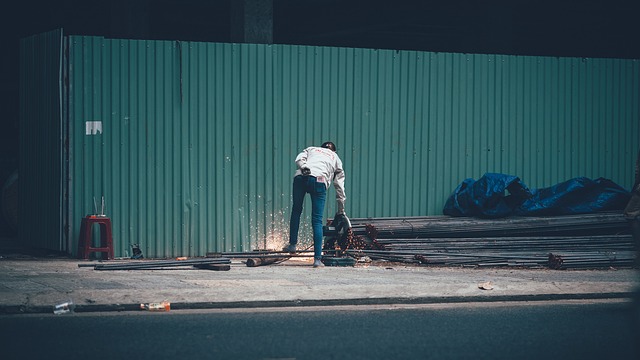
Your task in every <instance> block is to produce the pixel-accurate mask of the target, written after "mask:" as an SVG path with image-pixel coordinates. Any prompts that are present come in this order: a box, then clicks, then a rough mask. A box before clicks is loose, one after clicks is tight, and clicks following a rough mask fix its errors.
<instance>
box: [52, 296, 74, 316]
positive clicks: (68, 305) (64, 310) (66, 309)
mask: <svg viewBox="0 0 640 360" xmlns="http://www.w3.org/2000/svg"><path fill="white" fill-rule="evenodd" d="M75 308H76V305H75V304H74V303H73V301H71V300H69V301H67V302H64V303H62V304H58V305H56V306H54V307H53V313H54V314H56V315H60V314H68V313H72V312H73V310H74V309H75Z"/></svg>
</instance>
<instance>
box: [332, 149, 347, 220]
mask: <svg viewBox="0 0 640 360" xmlns="http://www.w3.org/2000/svg"><path fill="white" fill-rule="evenodd" d="M344 180H345V175H344V169H343V168H342V161H340V160H338V164H337V166H336V171H335V173H334V175H333V186H334V188H335V189H336V202H337V204H338V211H337V212H336V213H337V214H344V213H345V211H344V202H345V200H347V195H346V193H345V191H344Z"/></svg>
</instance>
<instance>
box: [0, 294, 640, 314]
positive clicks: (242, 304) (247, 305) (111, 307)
mask: <svg viewBox="0 0 640 360" xmlns="http://www.w3.org/2000/svg"><path fill="white" fill-rule="evenodd" d="M639 297H640V293H638V292H611V293H584V294H533V295H497V296H441V297H419V298H394V297H389V298H355V299H327V300H287V301H283V300H265V301H227V302H178V303H171V309H172V310H207V309H255V308H258V309H259V308H277V307H293V308H295V307H298V308H302V307H312V306H348V305H351V306H358V305H418V304H422V305H425V304H463V303H474V302H480V303H489V302H527V301H555V300H603V299H638V298H639ZM52 309H53V305H51V306H44V305H37V306H29V305H0V315H19V314H52V313H53V310H52ZM74 311H75V312H78V313H91V312H111V311H115V312H121V311H144V310H140V304H139V303H136V304H92V305H76V307H75V310H74Z"/></svg>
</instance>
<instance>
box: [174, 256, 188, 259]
mask: <svg viewBox="0 0 640 360" xmlns="http://www.w3.org/2000/svg"><path fill="white" fill-rule="evenodd" d="M176 260H187V257H186V256H180V257H177V258H176Z"/></svg>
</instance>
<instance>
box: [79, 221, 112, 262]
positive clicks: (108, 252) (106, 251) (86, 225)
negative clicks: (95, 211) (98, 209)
mask: <svg viewBox="0 0 640 360" xmlns="http://www.w3.org/2000/svg"><path fill="white" fill-rule="evenodd" d="M93 224H98V225H100V246H99V247H93V242H92V241H91V229H92V227H93ZM92 252H100V253H102V256H103V258H104V257H105V256H106V257H107V259H108V260H111V259H113V238H112V237H111V220H110V219H109V218H108V217H106V216H95V215H87V216H86V217H84V218H82V223H81V224H80V240H79V241H78V258H80V259H89V254H90V253H92Z"/></svg>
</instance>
